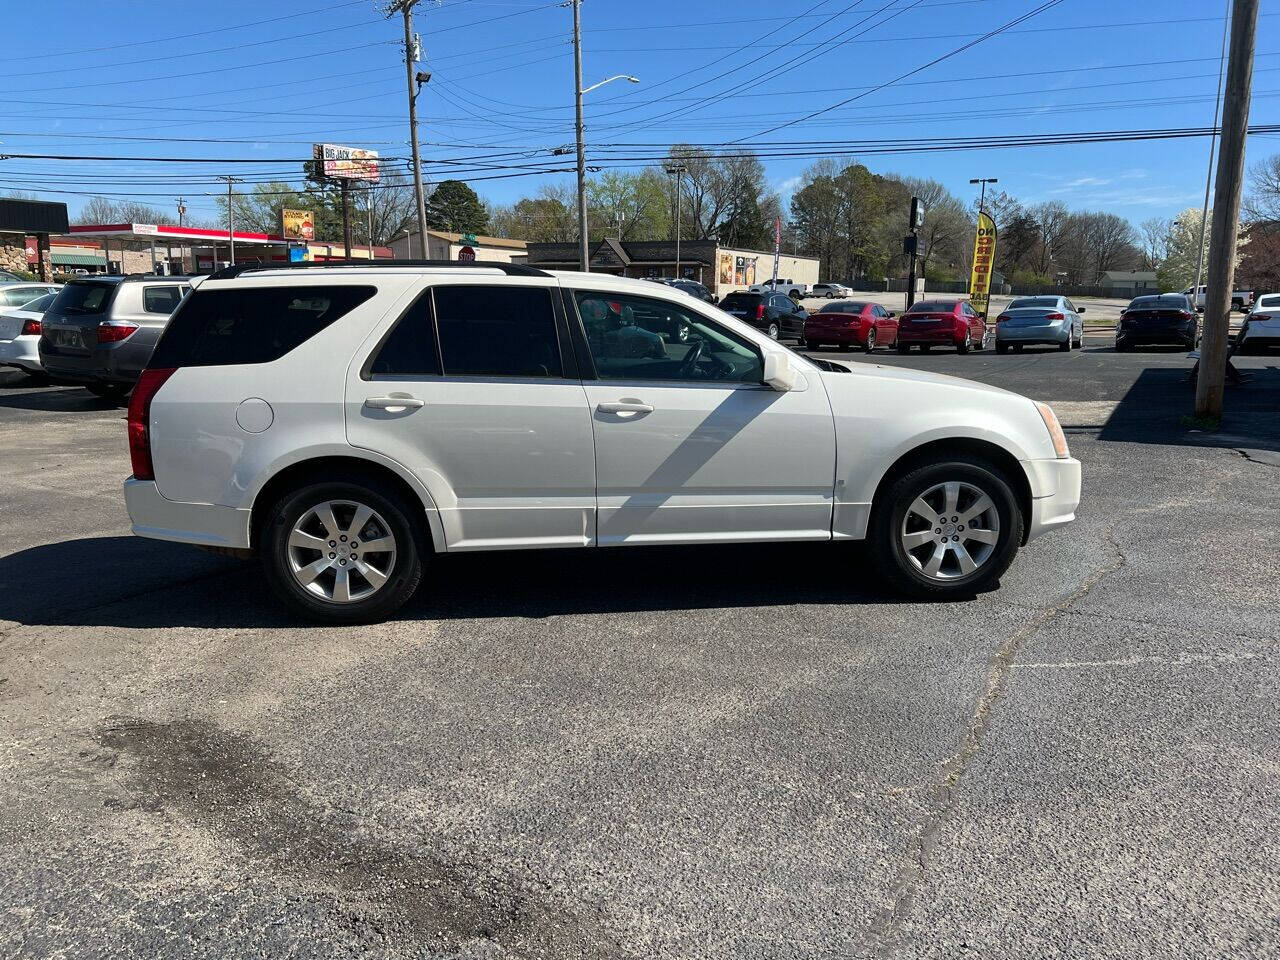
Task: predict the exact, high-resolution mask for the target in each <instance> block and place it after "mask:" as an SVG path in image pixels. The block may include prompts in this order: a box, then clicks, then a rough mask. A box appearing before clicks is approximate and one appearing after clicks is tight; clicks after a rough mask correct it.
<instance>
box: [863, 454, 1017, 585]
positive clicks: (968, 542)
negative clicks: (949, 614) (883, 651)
mask: <svg viewBox="0 0 1280 960" xmlns="http://www.w3.org/2000/svg"><path fill="white" fill-rule="evenodd" d="M1024 522H1025V521H1024V519H1023V516H1022V510H1021V508H1020V507H1019V506H1018V501H1017V498H1016V497H1015V496H1014V493H1013V489H1012V485H1011V483H1010V482H1009V480H1008V479H1007V478H1006V477H1005V476H1004V474H1003V473H1001V471H1000V469H999V468H998V467H996V466H994V465H993V464H991V463H988V462H986V461H984V460H980V459H977V458H969V457H967V456H958V457H954V458H951V459H948V460H946V461H944V462H941V463H933V464H927V465H924V466H920V467H916V468H915V469H913V470H910V471H909V472H907V473H905V474H903V475H902V476H900V477H898V478H897V479H896V480H894V481H893V482H892V483H891V484H890V486H889V488H888V490H886V491H883V492H882V494H881V496H879V497H877V500H876V504H875V507H874V508H873V511H872V516H871V530H870V535H871V541H872V549H873V550H874V551H875V554H876V558H877V560H878V561H879V565H880V567H881V569H882V570H884V572H885V574H886V576H887V577H888V578H889V579H890V580H891V581H892V582H893V583H894V585H895V586H897V587H898V588H899V589H901V590H902V591H903V592H904V593H907V594H910V595H912V596H916V597H921V598H924V599H935V600H949V599H953V598H957V597H965V596H972V595H973V594H975V593H977V592H979V591H981V590H984V589H986V588H987V587H989V586H991V585H992V584H994V583H995V582H996V581H997V580H999V578H1000V576H1001V575H1002V574H1003V573H1004V572H1005V570H1007V569H1008V568H1009V564H1010V563H1012V562H1013V558H1014V555H1015V554H1016V553H1017V552H1018V546H1019V545H1020V544H1021V543H1022V532H1023V524H1024Z"/></svg>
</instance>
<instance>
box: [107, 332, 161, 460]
mask: <svg viewBox="0 0 1280 960" xmlns="http://www.w3.org/2000/svg"><path fill="white" fill-rule="evenodd" d="M98 329H99V330H101V329H102V328H101V327H99V328H98ZM176 372H177V371H176V369H175V368H172V367H170V368H165V369H160V370H143V371H142V376H141V377H139V378H138V383H137V385H136V386H134V388H133V395H132V396H131V397H130V398H129V417H128V424H129V460H130V462H131V463H132V465H133V476H134V478H135V479H137V480H154V479H155V478H156V474H155V468H154V467H153V466H152V464H151V400H152V398H153V397H154V396H155V395H156V394H157V393H158V392H159V390H160V388H161V387H163V386H164V383H165V381H166V380H168V379H169V378H170V377H172V376H173V375H174V373H176Z"/></svg>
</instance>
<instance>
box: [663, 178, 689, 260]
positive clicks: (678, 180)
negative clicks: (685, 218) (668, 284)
mask: <svg viewBox="0 0 1280 960" xmlns="http://www.w3.org/2000/svg"><path fill="white" fill-rule="evenodd" d="M686 169H688V168H687V167H685V165H684V164H683V163H673V164H671V166H669V167H667V173H669V174H671V173H674V174H675V175H676V278H677V279H679V277H680V200H681V197H682V192H681V189H680V188H681V186H682V183H681V178H682V177H683V176H684V172H685V170H686Z"/></svg>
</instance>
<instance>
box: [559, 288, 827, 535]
mask: <svg viewBox="0 0 1280 960" xmlns="http://www.w3.org/2000/svg"><path fill="white" fill-rule="evenodd" d="M572 301H573V303H574V305H575V306H576V307H577V317H576V319H578V320H579V322H580V323H581V324H582V327H583V332H584V333H585V343H586V345H587V352H588V354H589V356H590V363H587V364H584V365H583V366H584V367H586V368H587V369H585V370H583V371H582V374H583V378H584V379H583V385H584V387H585V389H586V392H587V400H588V404H589V406H590V413H591V422H592V429H593V432H594V436H595V451H596V517H597V528H596V534H597V541H596V542H597V543H599V544H600V545H602V546H608V545H617V544H633V543H641V544H650V543H710V542H718V541H747V540H826V539H829V538H830V537H831V509H832V494H833V484H834V476H835V435H834V430H833V427H832V415H831V407H830V403H829V402H828V400H827V395H826V390H825V389H824V387H823V385H822V382H821V380H820V378H819V377H818V375H817V373H816V372H814V371H812V370H806V371H805V372H804V379H805V380H806V382H805V383H803V384H802V385H801V386H802V389H797V390H793V391H788V392H777V391H775V390H773V389H771V388H769V387H766V386H764V385H763V384H762V383H761V379H762V376H763V354H762V352H761V348H760V347H759V346H758V345H756V344H755V343H754V342H752V341H751V340H749V339H747V338H745V337H743V336H741V335H740V334H738V333H737V332H735V331H733V330H730V329H729V328H728V327H726V326H724V325H722V324H720V323H719V322H717V321H715V320H712V319H710V318H709V317H706V316H704V315H702V314H701V313H699V312H697V311H695V310H692V309H689V308H688V307H685V306H683V305H677V304H674V303H671V302H668V301H664V300H660V299H657V298H650V297H641V296H632V295H619V294H615V293H613V292H604V291H596V290H578V291H576V292H575V293H574V294H573V297H572ZM572 319H575V318H571V320H572ZM670 329H685V330H687V334H686V339H685V340H683V341H681V340H678V339H675V338H668V337H662V334H660V333H658V331H663V330H670ZM656 337H662V339H661V341H660V342H659V341H658V340H657V339H655V338H656Z"/></svg>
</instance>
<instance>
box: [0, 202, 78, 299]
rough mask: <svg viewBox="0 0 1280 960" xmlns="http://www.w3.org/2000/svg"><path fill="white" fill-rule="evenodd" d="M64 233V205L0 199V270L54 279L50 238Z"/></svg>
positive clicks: (65, 211)
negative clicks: (50, 254)
mask: <svg viewBox="0 0 1280 960" xmlns="http://www.w3.org/2000/svg"><path fill="white" fill-rule="evenodd" d="M66 232H67V205H66V204H65V203H49V202H47V201H44V200H18V199H14V198H10V197H5V198H0V270H10V271H15V272H17V271H24V272H25V271H30V272H32V273H34V274H35V275H36V276H37V277H39V278H40V279H41V280H48V279H50V278H51V277H52V276H53V264H52V262H51V261H50V257H49V236H50V234H57V233H66Z"/></svg>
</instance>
